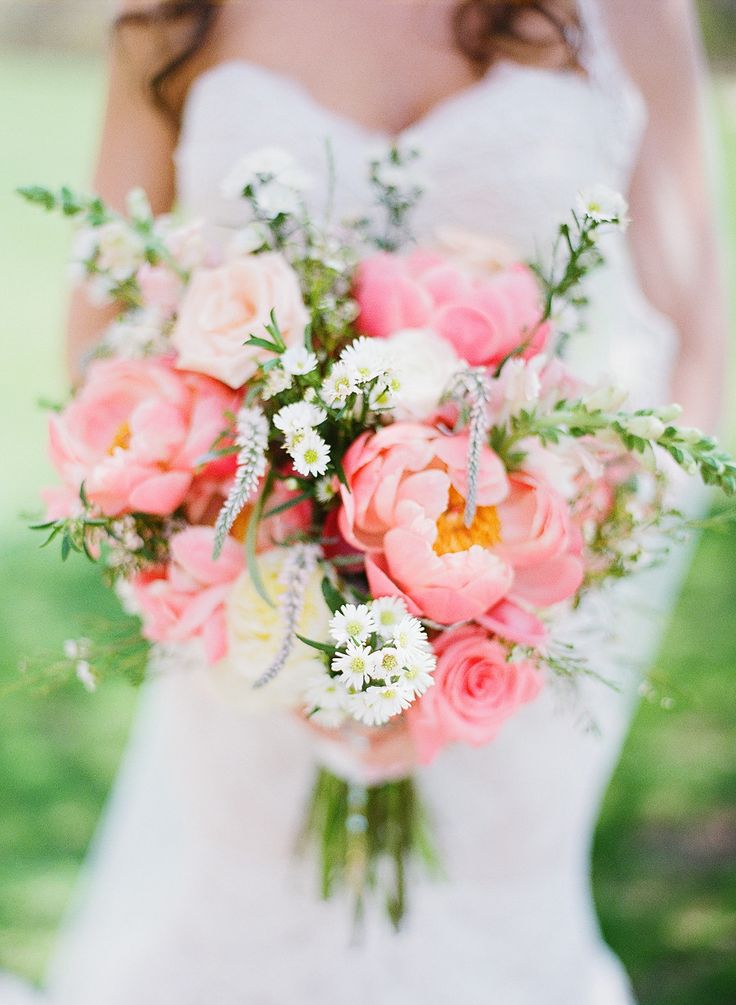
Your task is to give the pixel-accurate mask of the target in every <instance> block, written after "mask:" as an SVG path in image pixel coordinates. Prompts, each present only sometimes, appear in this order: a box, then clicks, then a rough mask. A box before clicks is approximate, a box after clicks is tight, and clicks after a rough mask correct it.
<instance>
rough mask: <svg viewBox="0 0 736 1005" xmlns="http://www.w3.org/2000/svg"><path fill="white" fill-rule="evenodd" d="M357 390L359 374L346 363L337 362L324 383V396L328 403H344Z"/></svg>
mask: <svg viewBox="0 0 736 1005" xmlns="http://www.w3.org/2000/svg"><path fill="white" fill-rule="evenodd" d="M357 390H358V380H357V375H356V373H355V371H354V370H353V369H352V367H349V366H347V364H345V363H335V365H334V366H333V367H332V369H331V370H330V372H329V374H328V375H327V377H326V378H325V379H324V381H323V383H322V397H323V398H324V400H325V401H326V402H327V404H328V405H333V406H335V405H338V406H339V405H344V404H345V402H346V401H347V400H348V398H349V397H350V395H351V394H355V392H356V391H357Z"/></svg>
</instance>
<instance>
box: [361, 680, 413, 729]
mask: <svg viewBox="0 0 736 1005" xmlns="http://www.w3.org/2000/svg"><path fill="white" fill-rule="evenodd" d="M411 703H412V697H411V694H410V693H409V692H408V691H407V690H406V688H403V687H401V685H396V684H387V685H385V686H384V687H371V688H368V690H367V691H362V692H358V693H357V694H354V695H352V696H351V700H350V710H351V712H352V713H353V715H354V717H355V718H356V719H358V720H359V721H360V722H362V723H364V724H365V725H366V726H382V725H384V723H386V722H388V721H389V719H391V718H392V717H393V716H395V715H399V714H400V713H401V712H403V711H404V709H406V708H408V707H409V706H410V705H411Z"/></svg>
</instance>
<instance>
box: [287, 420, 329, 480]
mask: <svg viewBox="0 0 736 1005" xmlns="http://www.w3.org/2000/svg"><path fill="white" fill-rule="evenodd" d="M289 452H290V453H291V456H292V458H293V460H294V467H295V468H296V470H297V471H298V472H299V474H300V475H305V476H306V475H311V476H312V477H315V476H316V475H323V474H324V473H325V471H326V470H327V466H328V464H329V463H330V448H329V447H328V445H327V444H326V443H325V441H324V440H323V439H322V437H321V436H320V435H319V433H315V431H314V430H313V429H308V430H307V431H306V432H305V433H303V434H302V435H301V436H300V438H299V442H298V443H294V445H293V447H292V446H290V448H289Z"/></svg>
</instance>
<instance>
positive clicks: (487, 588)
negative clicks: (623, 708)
mask: <svg viewBox="0 0 736 1005" xmlns="http://www.w3.org/2000/svg"><path fill="white" fill-rule="evenodd" d="M414 160H415V155H414V154H413V153H402V152H401V151H399V150H397V149H392V150H391V151H389V153H388V155H387V157H386V158H385V159H383V160H376V161H374V162H372V163H371V164H370V167H369V175H370V183H371V186H372V192H373V194H374V197H375V198H374V207H373V212H371V213H369V214H368V215H367V216H366V217H365V218H363V219H358V220H353V221H351V222H349V223H347V224H345V223H342V222H341V223H339V224H333V223H332V222H331V221H330V220H329V218H328V219H327V220H326V221H325V222H323V223H319V224H318V223H317V221H316V220H315V218H314V216H313V215H312V214H310V212H309V211H308V210H307V208H306V202H305V197H304V191H305V188H306V186H307V184H308V179H307V178H305V177H304V175H303V173H302V172H301V170H300V169H299V167H298V165H297V164H295V163H294V162H293V161H292V160H291V159H290V158H289V157H288V156H287V155H286V154H285V153H282V152H280V151H276V150H263V151H257V152H255V153H253V154H251V155H249V156H247V157H245V158H244V159H243V161H242V162H241V163H239V164H238V165H236V166H235V168H234V169H233V171H232V172H231V173H230V175H229V176H228V177H227V178H226V179H225V182H224V183H223V195H224V196H225V197H227V198H232V199H233V200H239V201H241V202H242V204H243V207H244V208H246V209H247V210H248V212H247V213H246V214H244V215H245V217H246V218H247V220H248V222H247V223H245V224H244V225H243V226H242V227H241V228H239V229H233V230H232V231H231V232H229V233H228V235H227V237H226V239H220V240H217V241H215V240H213V239H212V238H211V237H210V236H209V235H208V234H207V232H206V230H205V229H204V227H203V226H201V225H200V224H197V223H187V224H185V225H177V224H176V222H175V221H173V220H172V219H170V218H159V219H155V218H154V217H153V216H152V214H151V211H150V209H149V206H148V203H147V201H146V199H145V197H144V196H143V194H142V193H141V192H138V191H136V192H133V193H132V194H131V196H130V198H129V202H128V213H127V214H126V215H119V214H116V213H114V212H112V211H111V210H110V209H109V208H108V207H107V206H105V205H104V204H103V203H102V202H101V201H100V200H99V199H96V198H92V199H88V198H84V197H81V196H79V195H77V194H76V193H74V192H71V191H69V190H67V189H64V190H62V191H61V192H59V193H55V192H50V191H48V190H46V189H40V188H33V189H26V190H24V193H23V194H24V195H25V196H26V197H27V198H28V199H30V200H31V201H33V202H35V203H38V204H41V205H42V206H44V207H46V208H47V209H59V210H61V212H62V213H64V214H66V215H68V216H70V217H73V218H75V219H76V220H77V221H78V223H79V224H80V229H79V236H78V240H77V243H76V246H75V265H74V268H75V271H76V273H77V274H78V276H79V277H80V278H81V279H82V280H83V281H84V282H85V283H86V284H87V287H88V289H89V291H90V293H91V295H92V296H94V297H97V298H98V299H99V300H101V301H114V302H117V303H119V304H120V306H121V313H120V316H119V317H118V319H117V320H116V321H115V322H114V323H113V324H112V326H111V327H110V328H109V329H108V330H107V331H106V332H105V333H104V335H103V337H102V339H101V342H100V344H99V346H98V347H97V348H96V349H95V350H94V352H93V353H92V355H91V358H90V360H89V362H88V366H87V369H86V376H85V379H84V381H83V383H82V384H81V386H80V387H79V388H78V389H77V391H76V393H75V394H74V396H73V397H72V399H71V402H70V403H69V404H67V405H66V406H65V407H63V408H61V409H60V410H59V411H58V412H57V414H54V415H52V417H51V420H50V450H51V458H52V461H53V464H54V466H55V468H56V470H57V471H58V474H59V476H60V485H59V486H58V487H55V488H54V489H51V490H48V491H47V493H46V497H45V498H46V504H47V511H48V512H47V518H46V520H45V521H44V523H43V524H42V525H41V526H42V527H43V528H44V529H45V530H46V531H47V532H48V536H49V539H54V538H57V539H60V541H61V548H62V557H66V556H67V555H68V554H69V552H71V551H83V552H85V553H86V554H87V555H88V556H89V557H90V558H91V559H93V560H94V561H96V562H99V563H101V565H102V566H103V567H104V570H105V575H106V577H107V579H108V580H109V581H110V582H111V583H114V584H115V585H116V586H117V588H118V590H119V592H120V594H121V597H122V598H123V599H124V602H125V604H126V605H127V607H128V609H129V610H132V611H133V612H135V613H136V614H137V616H138V617H139V618H140V624H141V632H142V635H143V637H144V638H145V639H146V640H148V641H150V642H151V643H153V648H154V652H153V654H152V658H151V665H152V667H154V668H156V667H157V666H158V667H161V666H166V667H172V668H173V670H172V672H175V667H176V661H177V654H180V653H182V651H183V649H184V648H185V647H186V648H188V649H192V648H195V649H196V650H197V651H198V652H200V653H201V661H202V664H203V665H207V666H208V667H209V669H208V671H207V672H208V673H209V674H211V675H212V678H213V680H214V681H217V682H220V683H221V684H222V686H223V694H225V695H226V696H227V697H228V698H229V699H231V700H234V701H238V702H240V703H242V705H243V707H244V708H246V709H249V710H251V709H252V710H262V711H263V712H264V713H268V712H273V711H274V710H277V709H287V710H291V711H293V712H294V713H295V714H298V715H301V716H304V717H305V718H308V719H310V720H312V721H313V722H314V723H316V724H318V725H319V726H320V727H321V729H322V730H323V731H326V734H327V735H331V734H330V731H335V732H334V733H333V734H332V735H341V736H348V737H350V736H352V737H354V738H356V739H357V740H360V739H361V738H364V737H365V735H366V731H368V730H371V729H391V728H394V726H395V724H396V722H397V721H398V720H399V718H400V717H401V718H402V719H403V720H404V722H405V724H406V726H407V728H408V730H409V731H410V733H411V736H412V738H413V741H414V744H415V746H416V750H417V754H418V759H419V760H420V761H421V762H422V763H423V764H427V763H429V762H430V761H432V759H433V758H435V757H436V756H437V755H438V754H439V753H440V751H441V750H442V749H443V748H444V747H445V746H446V745H448V744H453V743H466V744H471V745H481V744H486V743H490V742H492V741H493V739H494V737H495V736H496V734H497V733H498V731H499V729H501V728H502V726H503V724H504V722H505V721H506V720H507V719H508V718H509V717H510V716H513V715H514V714H515V713H516V712H517V710H518V709H519V708H521V707H522V706H523V705H525V704H526V703H528V702H531V701H533V700H534V698H535V697H536V696H537V695H538V694H539V692H540V690H541V689H542V688H543V687H545V684H546V682H548V681H549V680H550V679H551V678H552V677H553V676H554V675H563V676H565V677H568V678H569V677H574V676H575V675H577V674H580V673H584V672H585V671H586V668H585V667H584V666H583V665H582V664H581V663H580V661H579V659H578V657H577V655H576V653H575V652H571V651H569V650H565V649H564V648H563V647H560V646H559V645H557V644H556V642H555V640H554V632H553V625H554V621H553V618H552V613H553V611H554V610H555V608H556V607H557V606H558V605H561V604H567V605H570V604H575V603H577V602H578V601H579V599H580V598H581V596H582V595H583V593H584V592H585V591H586V590H589V589H593V588H595V587H596V586H597V585H598V584H600V583H601V582H602V581H604V580H606V579H608V578H611V577H623V576H626V575H628V574H629V573H630V572H632V571H633V570H634V569H636V568H637V567H639V566H640V565H642V564H643V563H645V562H647V561H649V560H650V558H651V551H652V548H651V547H650V545H648V543H647V542H648V540H649V538H648V535H651V533H652V532H656V533H657V535H658V536H657V540H658V541H659V542H660V543H661V540H662V537H663V535H662V533H661V532H662V531H663V530H664V529H666V526H667V523H668V521H669V520H670V519H671V518H672V513H671V511H669V510H668V509H667V507H666V504H665V502H664V499H665V493H664V490H665V487H666V478H665V476H664V475H663V474H662V473H660V472H659V471H658V468H657V464H656V458H657V456H664V455H667V456H669V458H671V459H672V461H674V463H675V464H676V465H679V466H680V467H682V468H684V469H685V470H686V471H688V472H691V473H699V474H700V475H701V476H702V478H703V479H704V480H705V481H706V482H708V483H711V484H715V485H719V486H721V487H722V488H723V489H725V490H726V491H727V492H733V491H734V489H735V488H736V466H734V463H733V462H732V461H731V459H730V458H729V457H728V456H726V455H725V454H724V453H722V452H721V451H720V449H719V448H718V446H717V444H716V443H715V442H714V441H713V440H711V439H710V438H708V437H706V436H704V435H702V434H701V433H700V432H699V431H698V430H695V429H690V428H681V427H680V426H678V425H677V424H676V421H675V420H676V418H677V415H678V409H677V408H676V407H675V406H672V407H670V408H659V409H653V408H652V409H638V410H634V411H632V410H627V409H626V407H625V395H624V394H622V393H621V392H620V391H619V390H618V389H617V388H611V387H593V386H589V385H587V384H585V383H583V382H582V381H581V380H579V379H578V378H577V377H575V376H574V375H573V374H572V373H571V372H570V370H569V369H567V368H566V366H565V364H564V362H563V359H562V358H561V352H562V350H563V349H564V345H565V341H566V339H567V338H568V337H569V336H570V335H571V328H572V329H574V328H575V327H576V326H577V325H578V321H579V318H580V317H581V316H582V313H583V311H584V297H583V295H582V292H581V281H582V280H583V279H584V277H585V275H586V274H587V273H588V272H589V271H590V270H591V269H592V268H594V267H596V266H597V265H598V264H599V263H600V261H601V258H602V255H601V250H600V246H599V241H598V239H599V236H600V234H601V233H603V232H605V231H606V230H610V229H612V228H616V227H622V226H624V225H625V223H626V207H625V205H624V203H623V200H622V199H621V198H620V197H619V196H616V195H615V194H614V193H611V192H609V191H607V190H605V189H602V188H600V189H595V190H592V191H591V192H588V193H585V194H582V195H581V196H580V199H579V204H578V205H577V206H576V207H575V208H574V210H573V211H572V212H571V214H570V218H569V220H567V221H565V222H563V223H562V224H561V226H560V230H559V238H558V241H557V244H556V247H555V249H554V251H553V253H552V254H551V255H550V256H549V261H548V262H547V264H546V265H541V264H527V263H523V262H519V261H517V260H515V259H514V257H513V256H512V255H510V254H509V252H508V251H507V250H506V249H504V248H503V247H501V246H500V245H497V244H495V243H493V242H491V241H489V240H486V239H483V238H479V237H470V236H468V235H462V234H457V233H446V234H445V235H444V237H443V239H442V240H439V239H438V241H437V243H436V244H435V245H434V246H432V247H416V246H414V245H413V244H412V242H411V234H410V228H409V214H410V211H411V209H412V207H413V206H414V204H415V203H416V201H417V200H418V199H419V198H420V195H421V185H420V183H419V182H418V180H417V178H416V174H415V164H414ZM571 322H572V324H571ZM102 652H103V649H102V648H99V649H96V648H95V646H94V645H93V644H92V643H91V642H89V641H88V640H82V641H81V642H79V643H70V644H69V645H68V652H67V655H68V657H69V659H70V661H71V665H72V666H73V667H75V668H76V670H77V673H78V675H79V676H80V677H81V678H82V680H83V681H84V682H85V683H86V684H87V686H89V687H93V686H94V685H95V683H96V681H97V679H98V677H99V676H100V675H101V674H102V673H103V670H104V660H103V659H102V655H101V654H102ZM346 775H347V776H348V777H339V776H338V775H337V774H334V773H332V772H331V771H330V770H328V769H327V768H323V769H322V770H321V771H320V772H319V776H318V779H317V782H316V785H315V789H314V793H313V796H312V801H311V805H310V807H309V813H308V820H307V824H306V828H305V835H306V837H307V838H311V839H313V840H314V842H315V843H316V846H317V848H318V849H319V854H320V857H321V875H322V888H323V892H324V894H325V895H329V894H330V893H331V892H333V890H334V889H336V888H337V887H339V886H341V885H344V884H347V885H348V886H350V888H351V889H352V890H353V891H354V892H355V894H356V897H357V903H358V904H359V905H360V904H361V903H362V898H363V895H364V893H365V892H366V891H367V890H368V889H370V888H372V887H375V886H376V885H382V886H384V887H385V895H386V902H387V906H388V910H389V913H390V915H391V917H392V919H393V920H394V922H395V923H397V924H398V922H399V921H400V919H401V916H402V914H403V911H404V898H405V889H404V888H405V871H406V867H407V864H408V862H409V860H410V859H411V858H412V857H414V856H419V857H424V858H426V859H430V858H431V856H432V851H431V840H430V836H429V834H428V831H427V828H426V824H425V821H424V818H423V815H422V810H421V805H420V801H419V799H418V796H417V793H416V791H415V787H414V782H413V781H412V779H411V778H399V779H394V780H389V781H375V783H374V784H372V783H371V779H370V778H367V779H366V778H361V777H360V776H359V775H358V774H357V773H356V772H351V771H347V772H346ZM386 862H388V864H389V868H388V869H387V868H386Z"/></svg>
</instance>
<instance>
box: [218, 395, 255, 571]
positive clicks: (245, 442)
mask: <svg viewBox="0 0 736 1005" xmlns="http://www.w3.org/2000/svg"><path fill="white" fill-rule="evenodd" d="M235 429H236V434H235V443H236V445H237V446H238V447H239V448H240V452H239V453H238V467H237V471H236V473H235V481H234V482H233V484H232V486H231V488H230V491H229V493H228V496H227V499H226V500H225V503H224V505H223V507H222V509H221V510H220V513H219V515H218V517H217V523H216V524H215V547H214V557H215V558H217V557H218V556H219V554H220V552H221V551H222V546H223V545H224V543H225V538H226V537H227V535H228V533H229V532H230V528H231V527H232V525H233V524H234V523H235V521H236V519H237V518H238V515H239V513H240V512H241V510H242V509H243V507H244V506H245V505H246V503H248V502H249V501H250V500H251V499H252V498H253V496H254V495H255V494H256V492H257V491H258V485H259V483H260V481H261V478H262V477H263V475H264V474H265V472H266V450H267V448H268V420H267V419H266V416H265V415H264V414H263V412H262V411H261V410H260V408H256V407H248V406H244V407H243V408H241V409H240V411H239V412H238V415H237V418H236V422H235Z"/></svg>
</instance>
